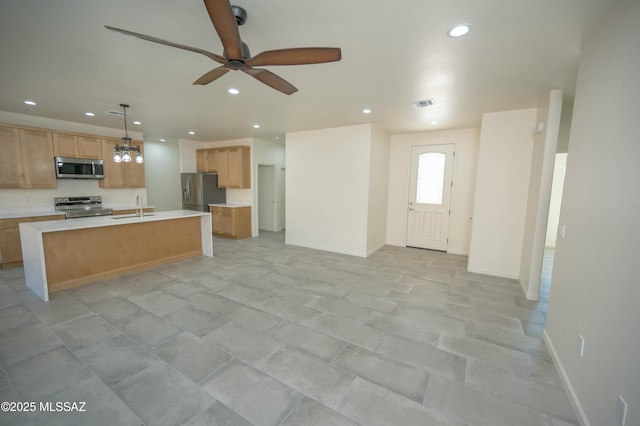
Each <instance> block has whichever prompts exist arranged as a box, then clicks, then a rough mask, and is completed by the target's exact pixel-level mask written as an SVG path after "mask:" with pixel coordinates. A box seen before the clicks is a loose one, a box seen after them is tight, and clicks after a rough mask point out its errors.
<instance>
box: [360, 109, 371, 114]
mask: <svg viewBox="0 0 640 426" xmlns="http://www.w3.org/2000/svg"><path fill="white" fill-rule="evenodd" d="M362 113H363V114H371V110H370V109H369V108H365V109H363V110H362Z"/></svg>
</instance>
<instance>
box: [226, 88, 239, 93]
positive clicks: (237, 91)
mask: <svg viewBox="0 0 640 426" xmlns="http://www.w3.org/2000/svg"><path fill="white" fill-rule="evenodd" d="M227 92H229V93H231V94H232V95H237V94H238V93H240V91H239V90H238V89H236V88H235V87H232V88H231V89H229V90H227Z"/></svg>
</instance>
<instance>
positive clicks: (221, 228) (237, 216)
mask: <svg viewBox="0 0 640 426" xmlns="http://www.w3.org/2000/svg"><path fill="white" fill-rule="evenodd" d="M209 211H210V212H211V229H212V230H213V235H217V236H219V237H226V238H234V239H240V238H247V237H250V236H251V207H248V206H247V207H222V206H209Z"/></svg>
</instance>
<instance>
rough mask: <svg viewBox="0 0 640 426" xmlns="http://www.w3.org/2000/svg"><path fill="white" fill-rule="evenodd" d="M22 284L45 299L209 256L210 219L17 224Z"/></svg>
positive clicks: (200, 215) (183, 213) (178, 216)
mask: <svg viewBox="0 0 640 426" xmlns="http://www.w3.org/2000/svg"><path fill="white" fill-rule="evenodd" d="M20 240H21V242H22V257H23V263H24V276H25V283H26V285H27V287H28V288H29V289H31V290H32V291H33V292H34V293H36V294H37V295H38V296H39V297H40V298H41V299H42V300H44V301H48V300H49V293H53V292H56V291H60V290H65V289H68V288H72V287H77V286H80V285H83V284H88V283H91V282H96V281H100V280H102V279H106V278H110V277H115V276H118V275H122V274H126V273H130V272H135V271H140V270H143V269H148V268H151V267H155V266H159V265H164V264H167V263H172V262H177V261H179V260H183V259H188V258H190V257H197V256H209V257H212V256H213V238H212V232H211V215H210V213H205V212H197V211H189V210H173V211H165V212H154V213H145V214H144V215H143V216H142V217H141V216H136V215H121V216H101V217H91V218H82V219H70V220H53V221H47V222H27V223H21V224H20Z"/></svg>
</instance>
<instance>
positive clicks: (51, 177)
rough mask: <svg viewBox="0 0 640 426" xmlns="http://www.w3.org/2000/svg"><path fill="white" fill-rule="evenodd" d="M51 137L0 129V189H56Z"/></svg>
mask: <svg viewBox="0 0 640 426" xmlns="http://www.w3.org/2000/svg"><path fill="white" fill-rule="evenodd" d="M56 186H57V181H56V173H55V167H54V164H53V142H52V137H51V133H49V132H45V131H39V130H31V129H16V128H10V127H0V188H55V187H56Z"/></svg>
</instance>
